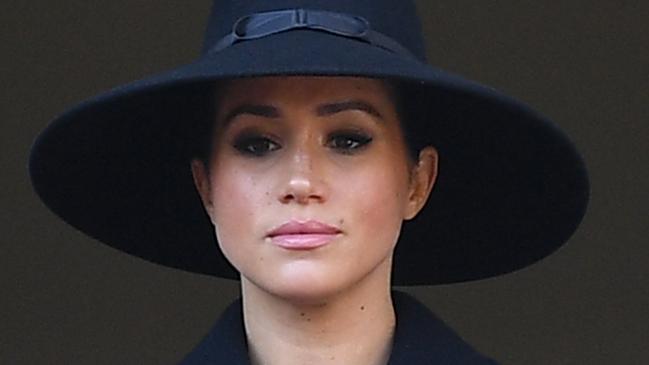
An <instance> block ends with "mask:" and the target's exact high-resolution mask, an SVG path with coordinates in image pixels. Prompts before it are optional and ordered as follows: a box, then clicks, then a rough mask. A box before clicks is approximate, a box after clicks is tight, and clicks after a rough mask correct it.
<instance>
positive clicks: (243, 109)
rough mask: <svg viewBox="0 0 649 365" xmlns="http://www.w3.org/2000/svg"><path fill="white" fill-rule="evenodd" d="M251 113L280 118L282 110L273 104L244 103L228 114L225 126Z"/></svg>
mask: <svg viewBox="0 0 649 365" xmlns="http://www.w3.org/2000/svg"><path fill="white" fill-rule="evenodd" d="M243 114H250V115H254V116H258V117H264V118H279V117H280V112H279V110H277V108H275V107H274V106H272V105H264V104H242V105H239V106H237V107H236V108H234V109H232V110H231V111H230V112H229V113H228V114H227V115H226V116H225V118H223V123H222V126H223V127H227V126H228V124H230V122H232V120H233V119H234V118H236V117H238V116H240V115H243Z"/></svg>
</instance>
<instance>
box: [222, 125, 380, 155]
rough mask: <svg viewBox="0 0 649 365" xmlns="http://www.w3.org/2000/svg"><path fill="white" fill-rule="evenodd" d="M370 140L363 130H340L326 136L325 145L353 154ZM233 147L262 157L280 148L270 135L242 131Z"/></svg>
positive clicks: (243, 152)
mask: <svg viewBox="0 0 649 365" xmlns="http://www.w3.org/2000/svg"><path fill="white" fill-rule="evenodd" d="M371 142H372V137H371V136H369V135H368V134H366V133H364V132H358V131H340V132H335V133H332V134H331V135H329V136H328V137H327V142H326V146H327V147H329V148H331V149H332V150H334V151H336V152H338V153H340V154H344V155H353V154H355V153H358V152H360V151H361V150H362V149H364V148H365V147H366V146H368V145H369V144H370V143H371ZM233 147H234V148H235V149H236V150H237V152H239V153H241V154H243V155H245V156H249V157H264V156H266V155H269V154H271V153H273V152H274V151H276V150H279V149H280V148H282V146H281V145H280V144H279V143H278V142H276V141H275V140H274V139H273V138H272V137H270V136H267V135H264V134H261V133H244V134H243V135H240V136H238V137H237V138H235V140H234V143H233Z"/></svg>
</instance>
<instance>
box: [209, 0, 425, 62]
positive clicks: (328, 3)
mask: <svg viewBox="0 0 649 365" xmlns="http://www.w3.org/2000/svg"><path fill="white" fill-rule="evenodd" d="M286 9H309V10H323V11H331V12H337V13H345V14H349V15H354V16H360V17H362V18H364V19H365V20H367V21H368V22H369V24H370V26H371V29H373V30H374V31H377V32H380V33H382V34H384V35H386V36H388V37H390V38H392V39H394V40H395V41H397V42H398V43H400V44H401V46H403V47H405V48H406V49H408V50H409V51H410V52H411V53H412V54H413V55H414V56H415V57H417V58H418V59H420V60H422V61H425V60H426V55H425V47H424V41H423V37H422V33H421V27H420V23H419V18H418V16H417V8H416V6H415V4H414V2H413V1H410V0H354V1H350V0H214V2H213V5H212V11H211V12H210V17H209V20H208V24H207V29H206V32H205V38H204V41H203V53H204V54H205V53H207V52H208V51H209V50H210V49H211V48H212V47H213V46H214V45H215V44H217V43H218V42H219V40H221V39H222V38H223V37H225V36H226V35H228V34H229V33H231V32H232V28H233V26H234V24H235V23H236V21H237V20H238V19H239V18H241V17H244V16H247V15H251V14H254V13H260V12H268V11H276V10H286Z"/></svg>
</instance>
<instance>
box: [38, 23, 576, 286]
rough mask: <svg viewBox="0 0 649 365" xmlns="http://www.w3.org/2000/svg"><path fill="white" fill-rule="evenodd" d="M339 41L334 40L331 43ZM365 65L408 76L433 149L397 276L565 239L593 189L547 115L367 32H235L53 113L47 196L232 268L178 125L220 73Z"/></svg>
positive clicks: (427, 274)
mask: <svg viewBox="0 0 649 365" xmlns="http://www.w3.org/2000/svg"><path fill="white" fill-rule="evenodd" d="M332 49H335V50H336V52H332V51H331V50H332ZM266 75H314V76H315V75H317V76H360V77H372V78H386V79H395V80H401V81H405V82H409V83H410V85H412V87H411V88H409V90H411V92H412V94H411V95H408V98H407V101H406V102H407V103H408V104H409V107H411V108H413V109H415V108H416V109H417V116H418V118H420V119H418V120H416V121H407V122H411V123H417V130H418V134H419V137H420V138H423V139H424V140H425V141H430V144H431V145H433V146H435V147H436V148H437V150H438V151H439V154H440V172H439V177H438V179H437V182H436V186H435V188H434V191H433V193H432V195H431V197H430V200H429V202H428V203H427V205H426V207H425V208H424V209H423V210H422V211H421V212H420V214H419V215H418V216H417V217H416V218H415V219H414V220H412V221H408V222H406V223H405V224H404V226H403V230H402V234H401V236H400V242H399V243H398V245H397V248H396V252H395V259H394V270H393V272H394V275H393V283H394V284H397V285H415V284H439V283H452V282H459V281H468V280H475V279H482V278H487V277H491V276H495V275H500V274H504V273H508V272H511V271H514V270H517V269H520V268H522V267H525V266H528V265H530V264H532V263H534V262H536V261H538V260H540V259H542V258H543V257H545V256H547V255H549V254H550V253H552V252H553V251H555V250H556V249H557V248H558V247H560V246H561V245H562V244H563V243H565V242H566V241H567V240H568V238H569V237H570V236H571V234H572V233H573V232H574V230H575V229H576V227H577V226H578V224H579V222H580V221H581V219H582V217H583V215H584V212H585V209H586V205H587V201H588V193H589V185H588V178H587V173H586V170H585V167H584V163H583V161H582V159H581V157H580V156H579V154H578V152H577V151H576V149H575V147H574V145H573V144H572V143H571V141H570V140H569V139H568V138H567V136H566V135H565V134H564V133H563V132H562V131H561V130H560V129H559V128H558V127H557V126H556V125H554V124H553V123H552V122H551V121H549V120H548V119H546V118H545V117H543V116H542V115H540V114H539V113H537V112H535V111H534V110H532V109H530V108H529V107H527V106H526V105H525V104H523V103H521V102H519V101H517V100H515V99H513V98H510V97H507V96H505V95H503V94H501V93H499V92H497V91H495V90H493V89H491V88H487V87H484V86H481V85H479V84H477V83H474V82H471V81H467V80H465V79H463V78H461V77H458V76H455V75H452V74H450V73H447V72H445V71H442V70H439V69H436V68H434V67H431V66H429V65H426V64H423V63H421V62H419V61H417V60H415V59H410V58H405V57H403V56H399V55H396V54H393V53H391V52H388V51H386V50H383V49H380V48H377V47H373V46H370V45H368V44H365V43H362V42H359V41H356V40H351V39H347V38H342V37H338V36H333V35H330V34H327V33H323V32H317V31H310V30H300V31H291V32H286V33H280V34H276V35H273V36H271V37H267V38H265V39H260V40H257V41H248V42H242V43H238V44H235V45H233V46H231V47H229V48H226V49H225V50H223V51H221V52H219V53H216V54H213V55H209V54H208V55H204V56H203V57H201V58H200V59H198V60H197V61H195V62H193V63H190V64H188V65H185V66H182V67H179V68H176V69H174V70H171V71H169V72H165V73H162V74H159V75H156V76H152V77H149V78H146V79H143V80H140V81H136V82H134V83H131V84H128V85H125V86H121V87H118V88H115V89H113V90H111V91H108V92H106V93H104V94H101V95H99V96H97V97H94V98H92V99H89V100H87V101H85V102H83V103H81V104H79V105H77V106H76V107H74V108H72V109H70V110H69V111H67V112H65V113H63V114H62V115H60V116H59V117H57V118H56V119H55V120H54V121H53V122H52V123H51V124H50V125H49V126H48V127H47V128H46V129H45V130H44V131H43V132H42V133H41V134H40V135H39V136H38V138H37V139H36V141H35V143H34V145H33V146H32V151H31V156H30V162H29V169H30V175H31V178H32V183H33V186H34V189H35V190H36V192H37V194H38V195H39V196H40V197H41V199H42V200H43V202H44V203H45V204H46V205H47V206H48V207H49V208H50V209H51V210H52V211H53V212H54V213H55V214H57V215H58V216H60V217H61V218H62V219H63V220H65V221H66V222H68V223H69V224H71V225H72V226H74V227H76V228H78V229H79V230H81V231H83V232H85V233H86V234H88V235H90V236H92V237H94V238H96V239H98V240H100V241H102V242H104V243H106V244H108V245H110V246H112V247H114V248H117V249H119V250H122V251H125V252H127V253H129V254H132V255H135V256H139V257H142V258H144V259H146V260H149V261H152V262H155V263H158V264H162V265H165V266H169V267H174V268H179V269H182V270H186V271H191V272H197V273H203V274H208V275H215V276H218V277H223V278H237V277H238V273H237V272H236V270H235V269H234V268H233V267H232V266H231V265H230V264H229V263H228V262H227V260H226V259H225V258H224V257H223V256H222V254H221V252H220V250H219V249H218V245H217V243H216V239H215V236H214V231H213V228H212V226H211V224H210V222H209V219H208V218H207V216H206V214H205V212H204V211H203V209H202V206H201V203H200V199H199V197H198V195H197V193H196V191H195V188H194V186H193V182H192V177H191V172H190V169H189V158H190V157H191V156H189V155H188V146H187V142H188V141H187V140H185V137H186V136H187V135H188V133H187V130H188V129H191V128H192V123H191V122H190V121H191V120H192V116H194V117H196V116H197V113H198V112H197V110H199V109H200V108H199V109H197V108H196V107H197V105H198V104H199V103H206V102H208V99H207V97H209V95H208V93H209V91H210V90H211V88H210V87H209V85H210V84H211V83H212V82H213V81H215V80H220V79H231V78H238V77H255V76H266Z"/></svg>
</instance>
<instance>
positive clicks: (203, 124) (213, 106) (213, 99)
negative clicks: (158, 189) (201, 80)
mask: <svg viewBox="0 0 649 365" xmlns="http://www.w3.org/2000/svg"><path fill="white" fill-rule="evenodd" d="M384 82H385V85H386V87H387V89H388V92H389V94H390V99H391V100H392V102H393V103H394V106H395V109H396V112H397V117H398V119H399V122H400V127H401V131H402V133H403V138H404V141H405V144H406V149H407V156H406V157H407V158H408V162H409V163H415V162H416V161H417V160H418V159H419V151H420V150H421V149H422V148H424V147H425V143H422V142H421V141H419V140H418V139H417V135H418V133H417V131H416V130H415V128H414V126H415V125H417V123H415V122H414V119H413V118H417V117H418V115H419V113H418V112H417V110H416V109H417V104H418V103H417V101H416V97H415V95H414V94H412V93H410V92H409V91H408V90H411V88H410V87H409V85H408V84H406V83H404V82H399V81H393V80H386V81H384ZM225 83H227V81H219V82H215V83H212V84H211V92H209V93H208V95H209V96H210V97H209V99H208V100H205V101H204V102H205V103H206V104H207V105H206V107H205V108H204V111H203V113H200V114H201V115H203V116H204V117H203V118H200V119H201V120H197V121H196V124H195V128H193V129H194V131H195V133H194V134H193V136H191V137H190V144H191V145H192V146H193V148H191V150H190V155H191V157H192V158H197V159H198V160H200V161H201V162H203V164H204V165H205V166H206V167H208V168H209V162H210V156H211V151H212V147H213V140H214V132H215V130H214V129H215V127H216V123H215V118H214V116H215V115H216V111H217V108H218V104H219V99H220V97H219V90H222V89H223V88H224V85H225ZM409 121H410V123H409Z"/></svg>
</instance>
